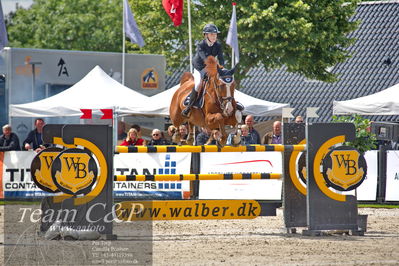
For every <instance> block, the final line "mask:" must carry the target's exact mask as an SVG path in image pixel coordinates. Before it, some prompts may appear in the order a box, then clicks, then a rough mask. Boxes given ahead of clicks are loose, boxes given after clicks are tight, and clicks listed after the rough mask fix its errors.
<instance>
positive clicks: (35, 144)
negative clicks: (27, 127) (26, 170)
mask: <svg viewBox="0 0 399 266" xmlns="http://www.w3.org/2000/svg"><path fill="white" fill-rule="evenodd" d="M45 124H46V123H45V122H44V120H43V119H42V118H36V119H35V129H33V130H32V131H31V132H29V134H28V136H27V137H26V139H25V140H24V142H23V143H22V148H23V149H25V150H31V149H33V150H34V151H36V152H40V151H41V150H43V149H45V148H46V147H45V146H46V145H44V143H43V127H44V125H45Z"/></svg>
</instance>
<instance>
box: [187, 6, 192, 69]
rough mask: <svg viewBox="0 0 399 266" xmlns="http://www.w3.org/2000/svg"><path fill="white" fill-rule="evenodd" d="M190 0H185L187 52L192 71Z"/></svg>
mask: <svg viewBox="0 0 399 266" xmlns="http://www.w3.org/2000/svg"><path fill="white" fill-rule="evenodd" d="M190 1H191V0H187V16H188V45H189V54H190V72H191V73H193V62H192V61H193V50H192V43H191V11H190V9H191V8H190Z"/></svg>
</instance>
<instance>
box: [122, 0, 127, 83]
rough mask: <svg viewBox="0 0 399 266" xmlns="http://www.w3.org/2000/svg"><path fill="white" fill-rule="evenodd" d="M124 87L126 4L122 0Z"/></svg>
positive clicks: (123, 75)
mask: <svg viewBox="0 0 399 266" xmlns="http://www.w3.org/2000/svg"><path fill="white" fill-rule="evenodd" d="M122 6H123V8H122V24H123V26H122V29H123V30H122V31H123V34H122V85H125V34H126V32H125V31H126V30H125V3H124V2H123V0H122Z"/></svg>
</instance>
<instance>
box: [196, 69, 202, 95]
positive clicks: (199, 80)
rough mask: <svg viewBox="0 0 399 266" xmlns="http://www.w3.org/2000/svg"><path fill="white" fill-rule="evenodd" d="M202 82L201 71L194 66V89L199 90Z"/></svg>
mask: <svg viewBox="0 0 399 266" xmlns="http://www.w3.org/2000/svg"><path fill="white" fill-rule="evenodd" d="M200 83H201V73H200V72H199V71H198V70H196V69H195V68H194V90H195V91H196V92H198V89H199V86H200Z"/></svg>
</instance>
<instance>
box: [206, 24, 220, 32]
mask: <svg viewBox="0 0 399 266" xmlns="http://www.w3.org/2000/svg"><path fill="white" fill-rule="evenodd" d="M202 33H220V31H219V30H218V27H216V26H215V24H206V25H205V27H204V29H203V30H202Z"/></svg>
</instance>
